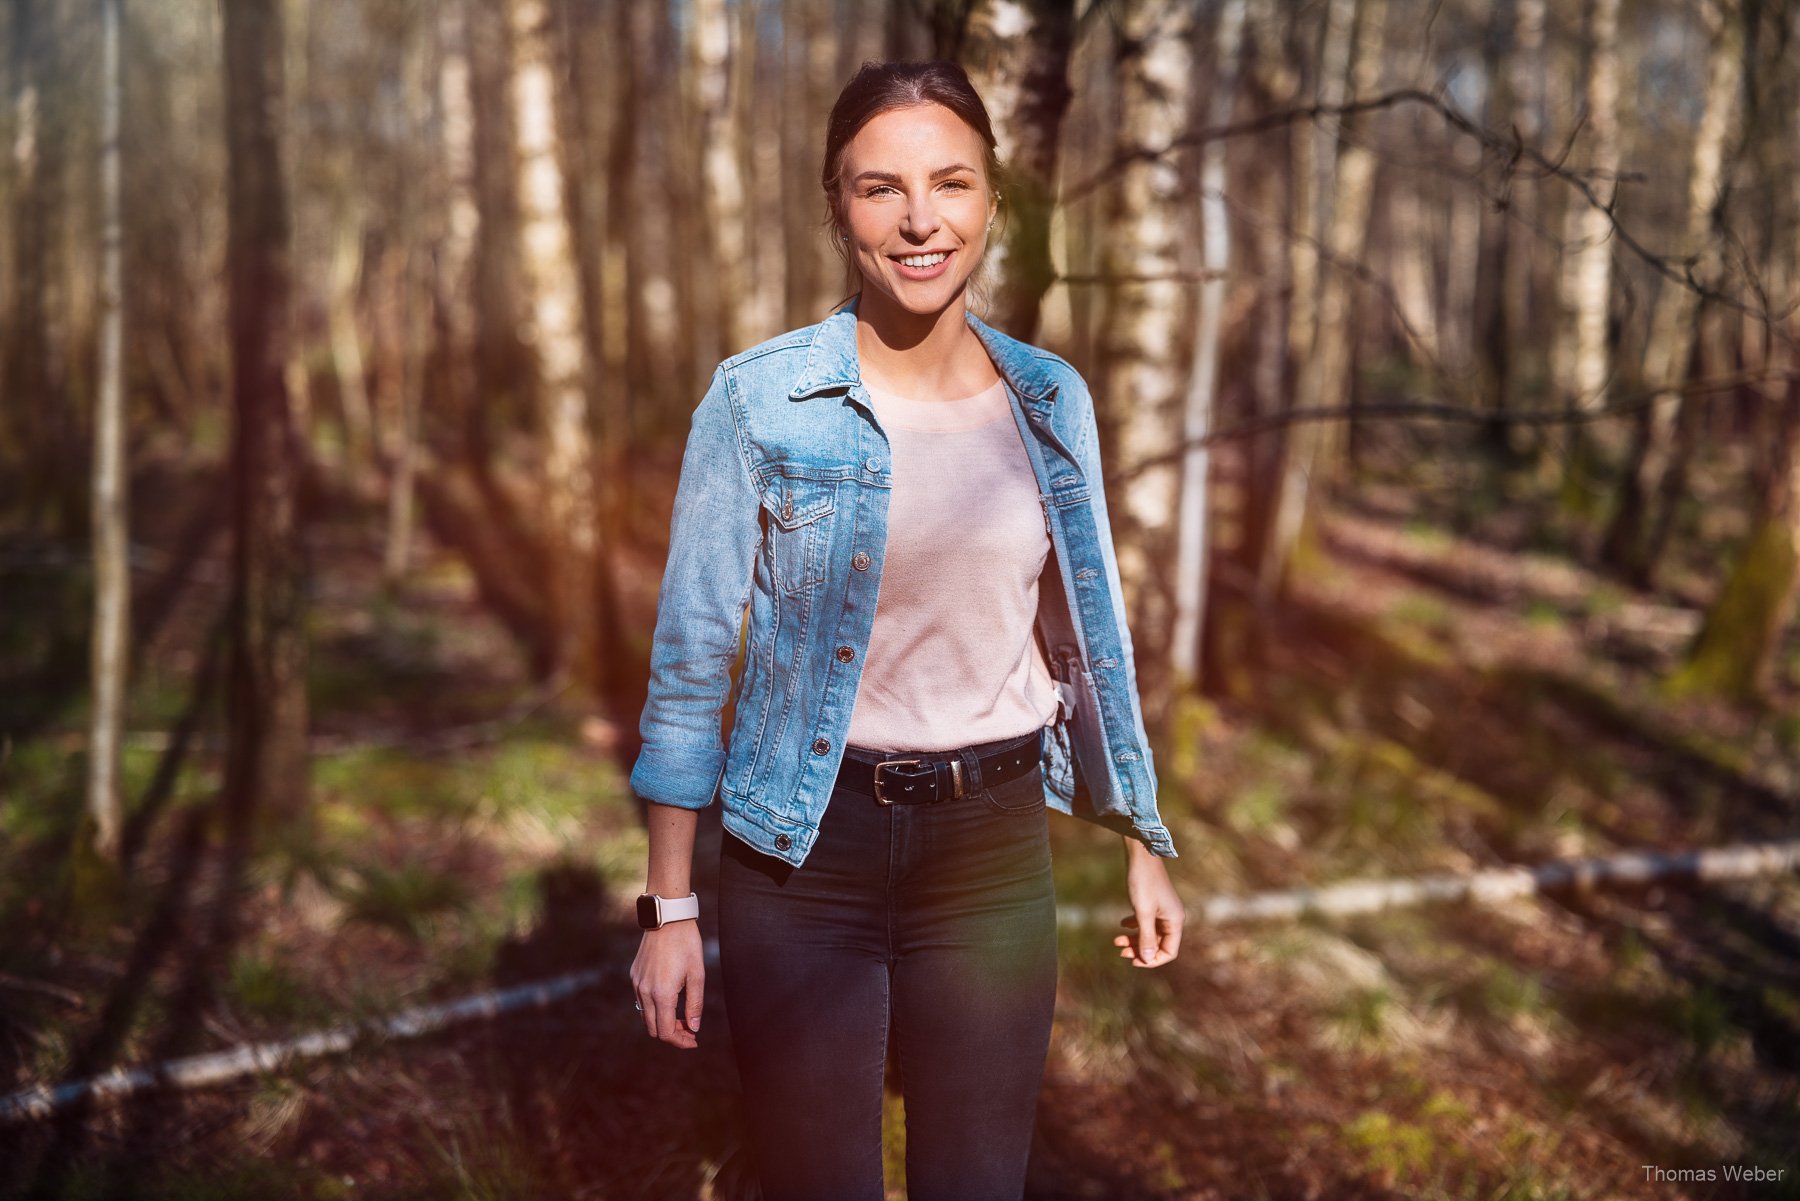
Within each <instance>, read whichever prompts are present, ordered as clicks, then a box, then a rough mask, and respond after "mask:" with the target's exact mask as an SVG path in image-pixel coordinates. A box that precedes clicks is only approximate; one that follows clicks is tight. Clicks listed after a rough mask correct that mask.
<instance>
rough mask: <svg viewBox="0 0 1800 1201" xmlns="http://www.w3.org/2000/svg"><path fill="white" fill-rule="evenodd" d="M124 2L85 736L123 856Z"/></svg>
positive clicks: (103, 81) (105, 254)
mask: <svg viewBox="0 0 1800 1201" xmlns="http://www.w3.org/2000/svg"><path fill="white" fill-rule="evenodd" d="M123 9H124V0H102V3H101V5H100V86H101V97H100V123H101V130H100V204H101V234H100V240H101V250H100V255H101V258H100V264H101V266H100V272H101V278H100V307H101V314H100V363H99V369H98V372H97V380H98V383H99V395H98V404H97V406H96V412H95V415H94V495H93V513H92V517H91V522H92V525H93V543H94V642H93V691H94V704H93V717H92V721H91V725H90V728H89V737H88V763H87V798H88V799H87V807H88V814H89V815H90V816H91V817H92V818H93V820H94V829H95V837H94V845H95V848H96V849H97V850H98V851H99V852H100V853H101V854H102V855H104V856H106V857H107V858H109V859H116V858H117V857H118V855H119V849H120V847H119V838H120V832H121V828H122V826H123V824H124V823H123V803H122V800H121V798H120V795H119V735H120V731H121V729H122V728H123V726H124V720H125V698H126V690H127V686H128V683H129V665H130V661H131V645H130V642H131V639H130V629H131V622H130V610H131V563H130V559H129V540H128V534H127V528H128V527H127V520H126V518H127V513H126V504H125V502H126V495H125V492H126V479H127V476H126V471H125V363H124V342H125V316H124V294H123V280H124V263H123V258H124V253H123V246H124V233H123V230H122V228H121V220H120V212H119V191H120V187H119V93H120V91H121V88H122V85H123V77H122V76H123V73H122V71H121V68H120V62H121V58H120V54H119V26H120V24H121V22H122V20H123Z"/></svg>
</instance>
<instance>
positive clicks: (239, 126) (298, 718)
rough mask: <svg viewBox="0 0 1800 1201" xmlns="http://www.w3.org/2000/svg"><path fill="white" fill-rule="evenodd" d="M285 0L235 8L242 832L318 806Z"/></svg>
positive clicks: (233, 717) (232, 149)
mask: <svg viewBox="0 0 1800 1201" xmlns="http://www.w3.org/2000/svg"><path fill="white" fill-rule="evenodd" d="M281 7H282V6H281V0H233V3H231V4H228V5H226V6H225V28H224V34H225V101H226V104H225V109H226V116H225V137H226V149H227V154H228V164H227V180H226V185H227V205H226V208H227V219H228V234H227V249H226V265H227V266H226V269H227V273H228V276H229V295H230V311H231V354H232V364H231V367H232V372H231V395H232V418H233V424H232V432H231V487H232V501H233V508H232V537H233V541H232V554H231V659H230V667H229V685H228V701H229V704H228V706H227V713H228V719H227V720H228V726H227V746H226V766H225V793H226V798H227V801H228V804H229V809H230V812H231V814H232V815H233V822H234V827H236V826H239V824H240V823H242V822H244V821H247V820H248V818H249V816H250V814H251V813H252V812H253V811H254V809H255V807H256V806H258V805H261V806H263V807H264V808H265V810H266V811H269V812H272V813H273V814H275V815H276V816H277V818H279V819H281V820H283V821H292V820H295V819H297V818H299V817H300V816H301V815H302V814H303V812H304V809H305V804H306V796H307V749H306V729H307V708H306V679H305V669H306V648H305V604H306V601H305V558H304V548H303V544H302V539H301V526H300V486H301V477H302V472H303V466H304V462H303V450H302V444H301V440H300V431H299V430H298V429H297V428H296V426H295V421H294V414H293V411H292V408H291V406H290V404H289V397H288V390H287V383H286V369H287V362H288V355H289V353H290V343H291V339H292V332H291V329H290V321H291V316H290V303H291V302H290V290H291V285H290V267H289V252H288V238H289V215H288V200H287V191H286V182H285V176H284V175H283V172H282V141H283V129H282V123H283V117H284V113H285V111H286V105H285V102H284V98H283V97H284V86H283V80H284V70H283V44H284V40H283V36H282V23H281Z"/></svg>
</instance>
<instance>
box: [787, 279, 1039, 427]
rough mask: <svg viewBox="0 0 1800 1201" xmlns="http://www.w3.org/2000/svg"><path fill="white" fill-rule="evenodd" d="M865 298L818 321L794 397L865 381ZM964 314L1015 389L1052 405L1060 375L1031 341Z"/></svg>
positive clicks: (853, 300)
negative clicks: (860, 354) (861, 363)
mask: <svg viewBox="0 0 1800 1201" xmlns="http://www.w3.org/2000/svg"><path fill="white" fill-rule="evenodd" d="M861 301H862V294H861V293H860V292H859V293H857V294H856V295H855V296H852V297H851V298H850V301H849V303H847V304H845V305H844V307H843V308H841V309H839V310H838V311H837V312H835V313H833V314H831V316H829V317H827V318H825V320H823V321H821V322H819V324H818V325H816V326H814V327H813V336H812V343H811V345H810V346H809V347H808V348H807V352H806V368H805V370H803V371H801V373H800V380H799V382H798V383H796V384H795V385H794V386H793V388H792V389H791V390H790V391H789V392H788V397H789V399H791V400H805V399H806V398H807V397H809V396H811V395H813V394H814V393H817V392H824V391H826V390H828V389H833V388H852V387H855V386H856V385H857V384H859V383H861V382H862V373H861V372H860V371H859V370H858V368H857V360H856V308H857V305H858V304H859V303H861ZM964 317H965V319H966V320H967V321H968V323H969V328H970V329H972V330H974V331H975V334H976V336H977V337H979V338H980V339H981V343H982V345H983V346H985V347H987V352H988V357H989V358H991V359H993V360H994V365H995V366H996V367H997V368H999V370H1000V374H1001V375H1002V376H1003V377H1004V378H1005V380H1006V382H1007V383H1008V384H1009V385H1011V387H1012V389H1013V391H1015V392H1017V393H1018V394H1019V395H1020V396H1021V397H1023V398H1024V399H1025V400H1028V401H1031V402H1032V403H1034V404H1045V405H1048V404H1051V403H1053V402H1054V401H1055V398H1056V390H1057V384H1056V381H1055V379H1053V378H1052V377H1051V375H1050V373H1049V372H1048V371H1046V370H1045V369H1044V366H1043V359H1042V358H1040V357H1039V356H1038V355H1036V354H1034V353H1033V352H1032V349H1031V347H1030V346H1028V345H1026V344H1025V343H1024V342H1021V341H1019V340H1018V339H1017V338H1012V337H1008V336H1007V335H1006V334H1003V333H1001V332H1000V331H999V330H997V329H995V328H993V327H992V326H990V325H988V324H987V323H986V322H985V321H983V320H981V318H979V317H977V316H976V315H975V314H974V313H970V312H966V311H965V313H964Z"/></svg>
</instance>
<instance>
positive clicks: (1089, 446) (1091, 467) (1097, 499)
mask: <svg viewBox="0 0 1800 1201" xmlns="http://www.w3.org/2000/svg"><path fill="white" fill-rule="evenodd" d="M1076 380H1077V381H1078V382H1077V384H1076V389H1077V395H1078V399H1079V403H1080V407H1081V433H1080V435H1079V437H1078V438H1077V445H1076V448H1075V457H1076V461H1077V463H1078V465H1079V466H1080V467H1081V474H1082V475H1083V476H1084V477H1085V478H1086V479H1087V481H1088V496H1089V503H1090V504H1091V505H1092V507H1093V510H1094V526H1095V534H1096V536H1097V537H1098V538H1099V540H1100V559H1101V562H1103V563H1104V564H1105V565H1106V589H1107V592H1108V594H1109V595H1111V597H1112V606H1113V620H1114V621H1115V622H1116V623H1117V624H1118V627H1119V661H1120V662H1121V663H1123V664H1124V666H1125V678H1126V681H1127V682H1128V683H1129V685H1130V693H1131V698H1130V699H1131V730H1132V737H1133V739H1134V740H1135V742H1134V744H1133V745H1134V746H1135V747H1136V748H1137V749H1138V750H1139V751H1141V752H1142V753H1143V756H1144V772H1145V774H1146V775H1148V776H1149V778H1150V799H1151V800H1154V799H1155V796H1156V760H1155V757H1154V756H1153V755H1152V753H1151V750H1150V738H1149V736H1148V735H1147V734H1146V733H1145V730H1144V704H1143V700H1142V698H1141V697H1140V696H1139V694H1138V680H1137V655H1136V652H1135V651H1134V650H1133V649H1132V645H1131V628H1130V626H1129V625H1128V624H1127V623H1126V619H1125V589H1124V587H1123V586H1122V584H1121V583H1120V579H1119V556H1118V554H1117V552H1116V551H1115V550H1114V548H1113V534H1112V518H1111V517H1110V516H1109V515H1108V513H1107V505H1106V482H1105V480H1104V478H1103V476H1102V471H1101V464H1100V424H1099V421H1098V419H1097V418H1096V417H1095V416H1094V398H1093V396H1092V395H1091V394H1090V393H1089V392H1088V387H1087V383H1086V382H1085V381H1082V380H1081V379H1080V376H1079V375H1077V376H1076Z"/></svg>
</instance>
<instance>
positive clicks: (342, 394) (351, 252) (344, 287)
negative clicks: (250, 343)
mask: <svg viewBox="0 0 1800 1201" xmlns="http://www.w3.org/2000/svg"><path fill="white" fill-rule="evenodd" d="M336 226H337V228H336V230H335V231H334V234H333V237H332V242H331V273H330V276H329V283H328V285H327V286H328V289H329V290H328V293H327V296H326V300H325V315H326V322H327V324H328V326H329V327H330V336H331V368H332V374H333V375H334V376H335V377H336V379H337V393H338V407H339V413H340V416H341V418H342V420H343V423H344V474H345V477H346V478H347V479H348V480H349V481H350V483H351V484H352V485H357V484H360V483H361V482H362V481H363V480H365V479H367V478H368V476H369V474H370V472H372V471H373V470H374V468H375V461H376V458H377V456H376V453H375V419H374V416H373V413H374V409H373V407H372V406H371V405H370V404H369V390H368V374H367V370H366V368H365V366H364V363H363V352H362V330H361V322H360V321H359V320H358V318H357V312H356V293H357V289H358V285H359V283H360V281H361V279H362V273H363V272H362V267H363V227H362V217H361V215H360V214H359V213H358V211H357V205H356V202H355V201H354V200H351V199H350V198H348V197H346V198H345V199H344V201H343V203H342V204H340V205H339V206H338V218H337V222H336Z"/></svg>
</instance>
